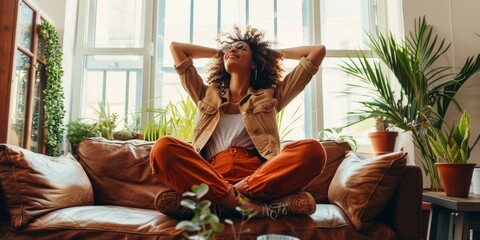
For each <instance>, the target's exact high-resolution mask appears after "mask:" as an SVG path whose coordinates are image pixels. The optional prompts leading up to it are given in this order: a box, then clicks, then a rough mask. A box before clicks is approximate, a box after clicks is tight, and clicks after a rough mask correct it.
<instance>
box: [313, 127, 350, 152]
mask: <svg viewBox="0 0 480 240" xmlns="http://www.w3.org/2000/svg"><path fill="white" fill-rule="evenodd" d="M343 129H344V127H338V128H325V129H323V130H322V131H320V132H319V133H318V140H319V141H337V142H347V143H348V145H350V149H351V150H352V151H353V152H356V151H357V149H358V143H357V141H356V140H355V138H353V137H352V136H350V135H344V134H342V131H343Z"/></svg>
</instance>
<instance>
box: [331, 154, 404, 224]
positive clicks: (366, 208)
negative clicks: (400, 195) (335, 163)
mask: <svg viewBox="0 0 480 240" xmlns="http://www.w3.org/2000/svg"><path fill="white" fill-rule="evenodd" d="M405 155H406V153H404V152H394V153H388V154H384V155H380V156H375V157H370V158H366V157H363V156H360V155H357V154H355V153H354V152H349V153H348V154H347V156H346V158H345V159H344V160H343V162H342V163H341V164H340V166H339V167H338V169H337V172H336V173H335V176H334V177H333V179H332V182H331V184H330V188H329V190H328V200H329V201H330V202H331V203H334V204H336V205H338V206H339V207H340V208H342V209H343V211H345V214H346V215H347V216H348V218H349V219H350V221H351V222H352V224H353V226H354V227H355V228H356V229H357V230H363V229H368V228H369V227H370V226H371V225H372V224H373V222H374V221H375V220H376V219H377V217H378V216H379V215H380V213H381V212H382V211H383V208H384V207H385V205H386V204H387V203H388V202H389V200H390V197H391V196H392V195H393V193H394V192H395V190H396V188H397V185H398V182H399V181H400V178H401V177H402V174H403V171H404V170H405V166H406V159H405Z"/></svg>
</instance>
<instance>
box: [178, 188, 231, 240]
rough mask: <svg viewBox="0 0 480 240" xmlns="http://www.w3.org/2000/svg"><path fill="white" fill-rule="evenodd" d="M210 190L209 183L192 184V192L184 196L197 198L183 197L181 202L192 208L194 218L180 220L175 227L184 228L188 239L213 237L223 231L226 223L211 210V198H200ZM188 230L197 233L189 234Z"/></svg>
mask: <svg viewBox="0 0 480 240" xmlns="http://www.w3.org/2000/svg"><path fill="white" fill-rule="evenodd" d="M207 192H208V185H206V184H204V183H202V184H200V185H194V186H192V192H186V193H184V194H183V196H186V197H191V198H195V200H191V199H183V200H182V201H181V202H180V204H181V205H182V206H184V207H187V208H189V209H192V210H193V212H194V216H193V218H192V220H183V221H180V222H179V223H178V224H177V226H176V227H175V229H182V230H184V231H186V232H184V236H185V237H186V238H188V239H197V240H198V239H211V238H213V237H214V236H215V235H216V234H217V233H220V232H223V230H224V225H223V224H222V223H220V219H219V218H218V216H216V215H215V214H214V213H212V212H211V211H210V205H211V202H210V201H209V200H200V199H201V198H202V197H203V196H205V194H207ZM187 232H194V233H195V235H189V234H188V233H187Z"/></svg>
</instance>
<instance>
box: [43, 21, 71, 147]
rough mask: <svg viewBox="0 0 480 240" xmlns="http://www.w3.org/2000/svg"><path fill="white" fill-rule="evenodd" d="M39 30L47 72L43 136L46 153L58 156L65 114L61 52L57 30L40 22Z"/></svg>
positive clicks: (46, 23) (48, 24)
mask: <svg viewBox="0 0 480 240" xmlns="http://www.w3.org/2000/svg"><path fill="white" fill-rule="evenodd" d="M39 30H40V38H41V39H42V40H43V42H44V46H45V62H46V73H47V86H46V88H45V90H44V94H45V98H44V103H45V106H44V108H45V128H46V130H47V134H46V136H45V143H46V147H47V151H46V154H47V155H50V156H58V155H60V154H61V153H62V151H61V147H60V143H62V142H63V132H64V125H63V118H64V116H65V104H64V100H65V97H64V95H63V87H62V77H63V67H62V58H63V52H62V48H61V45H60V42H59V38H58V33H57V30H56V29H55V27H54V26H53V25H52V24H50V23H48V22H42V24H40V28H39Z"/></svg>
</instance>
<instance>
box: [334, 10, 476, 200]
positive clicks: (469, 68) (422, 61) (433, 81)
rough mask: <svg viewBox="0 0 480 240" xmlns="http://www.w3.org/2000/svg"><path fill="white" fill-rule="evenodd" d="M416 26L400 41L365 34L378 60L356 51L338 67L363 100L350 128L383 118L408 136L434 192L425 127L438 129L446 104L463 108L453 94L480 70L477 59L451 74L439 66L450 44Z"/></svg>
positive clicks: (436, 185)
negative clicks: (416, 150) (431, 126)
mask: <svg viewBox="0 0 480 240" xmlns="http://www.w3.org/2000/svg"><path fill="white" fill-rule="evenodd" d="M415 24H416V26H415V30H414V31H413V32H410V33H409V34H408V35H407V36H406V39H405V40H403V41H398V40H397V39H396V38H395V37H394V36H393V35H392V34H390V35H388V36H386V35H384V34H382V33H377V34H375V35H373V34H368V36H369V40H370V46H371V49H372V51H373V52H374V53H375V56H377V57H378V58H377V60H372V59H370V58H367V57H366V56H365V55H364V54H363V52H361V51H355V52H356V57H355V58H350V59H349V60H347V61H344V63H343V64H342V65H341V66H340V68H341V70H342V71H343V72H345V73H347V74H348V75H350V76H353V77H354V79H357V80H359V82H357V83H352V84H351V85H350V88H349V89H347V90H346V92H347V93H350V94H356V95H358V96H359V97H364V98H362V99H365V100H360V101H359V103H360V104H361V106H362V109H360V110H359V111H356V112H350V113H349V114H350V115H351V117H356V118H355V120H354V121H353V122H350V123H349V124H355V123H357V122H360V121H363V120H365V119H369V118H374V117H377V116H382V117H384V118H385V119H386V120H387V122H388V123H390V124H391V125H393V127H396V128H398V129H401V130H403V131H404V132H409V133H410V134H411V137H412V140H413V142H414V144H415V146H416V148H417V149H418V151H419V153H420V158H418V159H416V160H417V161H418V163H419V164H420V165H421V167H422V168H423V170H424V172H425V174H426V175H427V177H429V179H430V183H431V188H432V189H434V190H438V189H440V188H441V184H440V180H439V177H438V172H437V167H436V166H435V162H436V157H435V155H434V153H433V151H432V149H431V148H430V146H429V144H428V139H427V137H426V136H427V133H428V131H429V130H428V125H429V124H433V125H434V126H435V127H437V128H440V126H441V125H442V122H443V121H444V118H445V115H446V113H447V110H448V107H449V105H450V103H454V105H455V106H457V108H458V109H461V108H460V105H459V104H458V102H457V101H456V100H455V94H456V93H457V92H458V90H459V89H460V88H461V87H462V86H463V84H464V83H465V82H466V81H467V80H468V79H469V78H470V77H471V76H472V75H473V74H475V73H476V72H478V71H479V70H480V54H478V55H477V56H475V57H468V58H467V60H466V61H465V63H464V66H463V67H462V68H461V70H460V71H458V72H457V73H456V74H450V72H454V71H451V70H452V67H450V66H439V64H438V63H437V60H438V59H440V58H441V57H443V54H444V53H445V52H446V51H447V50H448V49H449V47H450V45H449V44H447V43H445V39H439V37H438V35H436V34H434V33H433V32H432V27H431V26H429V25H427V23H426V21H425V18H419V19H418V21H415ZM385 67H386V68H387V70H388V71H384V70H385ZM389 72H390V74H389ZM391 76H392V77H391ZM392 84H395V85H398V86H399V87H396V88H393V87H392ZM394 89H395V90H394ZM397 89H398V90H397Z"/></svg>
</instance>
